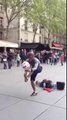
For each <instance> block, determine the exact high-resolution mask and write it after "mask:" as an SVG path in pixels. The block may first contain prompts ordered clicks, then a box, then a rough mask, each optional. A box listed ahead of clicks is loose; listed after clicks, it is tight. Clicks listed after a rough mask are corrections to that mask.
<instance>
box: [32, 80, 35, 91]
mask: <svg viewBox="0 0 67 120" xmlns="http://www.w3.org/2000/svg"><path fill="white" fill-rule="evenodd" d="M31 86H32V89H33V91H34V92H35V91H36V89H35V83H34V81H31Z"/></svg>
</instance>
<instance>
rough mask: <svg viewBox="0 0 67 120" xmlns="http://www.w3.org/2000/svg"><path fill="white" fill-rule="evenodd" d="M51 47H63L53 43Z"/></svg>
mask: <svg viewBox="0 0 67 120" xmlns="http://www.w3.org/2000/svg"><path fill="white" fill-rule="evenodd" d="M52 47H63V45H62V44H59V43H53V44H52Z"/></svg>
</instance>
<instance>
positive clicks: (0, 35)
mask: <svg viewBox="0 0 67 120" xmlns="http://www.w3.org/2000/svg"><path fill="white" fill-rule="evenodd" d="M0 40H2V32H0Z"/></svg>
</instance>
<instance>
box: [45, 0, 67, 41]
mask: <svg viewBox="0 0 67 120" xmlns="http://www.w3.org/2000/svg"><path fill="white" fill-rule="evenodd" d="M46 7H47V9H46V10H47V11H46V13H47V22H48V24H47V28H48V31H49V32H48V39H49V37H50V33H52V34H55V35H59V34H62V33H63V32H65V29H66V28H65V26H66V24H65V22H66V11H65V9H66V7H65V2H64V1H63V0H48V1H47V0H46ZM49 42H50V39H49Z"/></svg>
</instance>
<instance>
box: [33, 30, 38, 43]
mask: <svg viewBox="0 0 67 120" xmlns="http://www.w3.org/2000/svg"><path fill="white" fill-rule="evenodd" d="M36 31H37V30H35V31H34V35H33V43H35V37H36Z"/></svg>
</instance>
